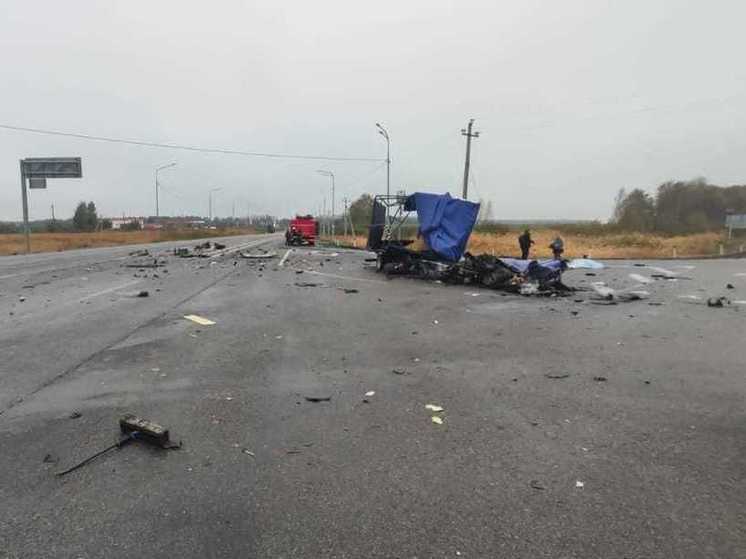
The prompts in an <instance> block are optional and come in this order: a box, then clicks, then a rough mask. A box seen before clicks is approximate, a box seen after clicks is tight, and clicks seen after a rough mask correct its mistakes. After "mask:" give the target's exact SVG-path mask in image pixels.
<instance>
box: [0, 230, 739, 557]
mask: <svg viewBox="0 0 746 559" xmlns="http://www.w3.org/2000/svg"><path fill="white" fill-rule="evenodd" d="M277 248H278V249H279V248H280V247H279V243H278V245H277ZM365 256H366V255H365V253H355V252H347V251H344V252H343V251H333V250H307V249H301V250H297V251H295V252H294V253H292V254H291V255H290V257H289V258H288V261H287V265H286V267H283V268H279V267H277V265H276V263H271V264H267V265H261V264H259V263H257V262H252V263H249V262H247V261H239V262H238V264H237V265H236V266H233V259H232V258H229V257H226V258H223V259H217V260H218V262H217V263H216V264H214V265H211V266H208V267H206V268H196V266H197V265H198V264H197V263H193V261H175V262H174V261H172V262H170V263H169V266H168V268H169V274H167V275H168V276H169V277H168V278H165V279H163V278H160V277H159V278H155V279H154V278H132V277H131V275H127V274H120V275H119V276H117V274H116V272H117V271H122V270H121V269H120V268H118V267H114V268H111V269H108V268H107V270H108V271H106V270H105V271H102V272H100V274H102V275H101V281H100V282H99V281H98V280H96V281H97V282H98V284H97V285H96V286H95V288H90V287H88V286H87V284H86V281H91V280H90V279H89V280H82V279H81V276H80V275H76V276H75V277H65V278H62V277H61V278H58V280H59V281H60V282H61V283H59V284H58V287H57V289H56V291H57V292H58V293H59V295H60V296H62V295H64V294H65V293H73V294H75V297H73V298H72V300H77V299H76V298H77V297H78V296H81V295H82V296H83V297H84V296H85V295H84V293H88V291H86V290H93V289H95V290H100V289H106V288H109V287H116V286H118V285H120V284H118V283H117V282H118V281H121V282H123V283H126V282H129V281H135V280H137V281H140V280H141V281H142V282H143V284H144V285H146V286H148V287H149V288H150V289H151V291H153V288H154V287H155V288H160V289H161V291H160V292H154V293H153V294H152V296H151V297H150V298H148V299H137V298H134V297H130V296H126V295H125V293H128V292H129V291H130V290H131V291H132V292H134V291H135V290H137V289H139V288H140V285H139V284H138V285H136V286H132V287H124V288H122V291H123V293H121V294H117V292H113V293H114V294H106V295H102V296H94V297H93V298H92V299H91V301H92V302H91V304H90V305H86V303H79V302H77V303H76V305H79V306H81V307H83V308H85V307H94V306H95V305H96V304H100V303H97V302H96V300H97V299H99V298H101V297H103V298H104V299H107V298H109V297H111V299H113V300H111V301H108V300H107V301H106V302H107V304H106V305H104V306H102V309H101V310H100V311H98V312H94V310H93V309H91V310H90V311H89V313H88V314H91V315H93V314H95V315H98V314H100V315H101V318H100V319H98V320H99V321H98V322H94V323H93V324H94V325H93V326H92V327H91V328H90V331H89V330H86V331H85V332H83V335H82V337H83V338H85V337H86V336H89V335H90V336H92V337H93V338H94V339H97V338H96V337H97V336H100V335H101V334H99V333H98V332H96V330H104V331H105V330H108V329H110V328H118V326H117V325H116V324H115V323H116V321H117V320H119V318H118V316H117V314H118V313H119V312H122V313H123V315H124V316H125V317H126V316H127V315H128V313H129V314H131V315H133V316H135V317H137V316H139V314H138V313H140V312H145V308H146V307H147V306H148V305H156V304H161V303H158V301H159V299H160V298H161V297H163V298H167V297H168V293H169V292H170V291H172V290H173V291H174V292H176V293H177V294H183V295H184V298H183V299H180V300H177V299H176V298H175V299H174V300H170V301H168V302H165V301H164V303H163V305H164V306H163V310H162V311H161V312H160V314H158V315H157V316H155V317H154V318H152V319H151V320H149V321H145V322H142V321H139V322H137V323H133V324H131V325H130V326H131V329H130V330H127V329H126V328H125V329H123V330H122V333H121V335H120V336H119V337H117V338H116V339H115V340H113V341H111V342H110V343H108V344H106V345H105V346H103V349H99V350H98V351H97V352H95V353H94V354H92V355H90V356H89V357H88V358H87V359H86V360H85V361H84V362H82V363H80V364H78V365H77V366H76V367H75V368H74V369H72V370H70V371H69V372H68V373H67V374H65V375H64V376H62V377H59V378H57V379H54V380H53V382H50V383H49V384H47V385H46V386H43V387H41V388H38V389H36V390H35V391H34V392H33V393H32V394H29V395H27V396H26V397H25V399H24V401H22V402H20V403H17V404H15V405H14V406H13V407H12V408H10V409H9V410H8V411H6V413H5V414H3V415H1V416H0V448H2V449H3V452H0V502H3V503H4V507H2V509H0V543H1V544H2V545H0V549H3V550H4V551H5V553H6V555H7V556H8V557H12V558H16V557H86V558H88V557H132V556H143V557H145V556H147V557H173V556H183V557H273V558H275V557H344V558H347V557H350V558H357V557H361V558H363V557H364V558H368V557H480V558H481V557H526V558H537V557H548V558H549V557H551V558H556V557H625V556H626V557H692V558H694V557H697V558H699V557H738V556H739V554H740V553H741V550H742V549H744V548H746V533H744V530H743V525H744V524H743V521H742V520H743V518H742V511H743V510H744V507H746V493H745V492H744V490H743V481H744V480H743V466H742V465H743V457H744V456H746V446H744V441H745V440H746V437H744V425H746V416H745V415H744V409H745V408H744V403H745V402H746V386H745V383H744V377H743V363H744V358H745V357H746V349H744V347H743V326H744V318H746V315H744V312H746V308H744V306H743V305H742V304H740V303H737V301H741V300H746V264H744V262H743V261H714V262H697V261H694V262H688V261H677V262H657V263H655V262H651V263H647V265H646V266H643V267H639V266H635V263H634V262H623V261H620V262H612V263H609V264H610V267H609V268H607V269H606V270H603V271H599V272H595V271H594V272H587V271H583V270H578V271H574V272H568V274H567V275H566V281H567V283H569V284H570V285H574V286H577V287H579V288H585V289H587V288H588V286H589V284H590V283H591V282H594V281H603V282H605V283H606V284H607V285H609V286H611V287H613V288H619V289H645V290H647V291H648V292H649V298H648V299H646V300H643V301H636V302H631V303H620V304H618V305H611V306H608V305H605V304H596V303H597V301H594V300H593V296H592V294H591V292H590V291H579V292H578V293H577V294H576V295H575V296H573V297H568V298H559V299H544V298H525V297H519V296H514V295H503V294H501V293H497V292H491V291H487V290H479V289H474V288H472V287H469V286H447V285H442V284H438V283H433V282H422V281H417V280H410V279H403V278H398V279H392V280H386V279H385V278H384V277H383V276H381V275H379V274H377V273H375V272H374V271H372V270H370V269H368V268H366V267H365V263H364V258H365ZM182 266H183V269H180V267H182ZM172 269H173V271H172ZM661 269H662V270H663V272H661ZM298 272H301V273H298ZM667 272H675V273H676V274H677V278H676V279H675V280H665V279H658V280H656V279H653V278H652V275H653V274H655V273H667ZM86 273H88V272H86ZM587 273H593V274H595V275H594V276H588V275H586V274H587ZM107 274H108V275H107ZM171 274H174V275H173V276H172V275H171ZM630 274H636V275H637V276H642V278H643V279H644V280H645V281H647V280H649V282H648V283H644V284H642V285H641V283H640V280H639V277H638V278H634V277H631V276H630ZM65 282H68V283H65ZM728 283H730V284H731V285H732V286H733V288H732V289H729V288H727V287H726V284H728ZM46 288H47V286H45V285H41V286H38V287H34V288H33V289H32V290H30V291H31V292H34V293H35V292H36V291H37V289H41V290H44V289H46ZM13 289H14V291H13V296H18V295H19V294H20V293H23V292H24V291H29V290H28V289H26V290H23V288H22V286H16V287H14V288H13ZM195 289H196V292H195ZM21 290H23V291H21ZM354 290H357V291H354ZM39 293H40V294H42V293H45V292H44V291H40V292H39ZM720 295H726V296H728V297H729V299H731V300H732V301H733V303H732V304H729V305H726V306H725V307H723V308H710V307H707V305H706V299H707V297H711V296H720ZM39 297H40V298H41V297H42V296H41V295H39ZM26 302H31V301H26ZM26 302H24V304H25V303H26ZM166 303H167V304H166ZM76 305H73V304H72V303H69V306H70V307H71V308H72V307H74V308H76V309H77V308H78V307H77V306H76ZM20 306H21V305H20V304H17V305H16V308H18V307H20ZM94 308H95V307H94ZM138 308H139V309H140V310H135V309H138ZM42 310H43V309H42ZM25 312H31V311H25ZM34 312H36V311H34ZM40 312H41V311H40ZM188 313H194V314H198V315H202V316H205V317H207V318H210V319H212V320H214V321H215V322H216V324H215V325H213V326H199V325H196V324H193V323H191V322H189V321H186V320H184V319H183V315H185V314H188ZM75 316H76V315H75V312H74V311H69V312H67V311H66V312H65V313H60V314H59V316H58V318H57V320H59V323H58V324H54V325H51V326H50V328H51V329H52V331H53V332H60V331H62V330H64V329H65V327H68V328H71V327H73V326H74V325H75ZM88 320H91V317H89V318H88ZM29 322H34V321H29ZM35 322H37V323H38V321H35ZM38 327H39V328H40V329H41V330H43V329H44V328H45V326H44V325H43V324H42V325H41V326H38ZM3 332H4V333H5V332H6V331H5V329H4V330H3ZM3 335H4V336H5V334H3ZM66 339H67V344H68V345H71V344H72V343H73V342H72V337H70V338H66ZM15 343H16V344H17V345H18V350H23V351H24V352H25V355H26V357H22V356H18V355H16V356H15V357H13V360H14V363H16V365H17V367H22V366H23V365H24V364H25V363H32V364H33V368H34V369H38V368H41V367H42V365H44V364H45V363H46V364H48V365H49V364H54V363H55V361H56V355H55V354H54V353H46V352H45V351H43V350H37V351H36V353H39V354H40V355H38V356H34V360H35V361H30V360H29V359H30V358H29V357H28V356H29V355H32V354H34V348H35V347H43V346H41V345H40V341H39V340H29V339H26V338H24V339H18V340H16V342H15ZM64 345H65V344H64V343H62V344H60V348H58V350H59V351H64V347H63V346H64ZM56 351H57V350H56ZM8 372H10V373H11V374H12V375H13V376H18V375H19V373H18V372H17V371H16V369H14V370H13V371H8ZM601 378H603V379H605V380H599V379H601ZM370 391H374V392H375V394H373V395H371V396H366V393H368V392H370ZM307 396H311V397H313V396H315V397H319V396H321V397H330V400H329V401H323V402H310V401H308V400H307V399H306V397H307ZM364 400H367V402H366V401H364ZM426 404H437V405H440V406H442V407H444V408H445V411H443V412H440V413H439V414H434V413H433V412H431V411H430V410H428V409H426V408H425V405H426ZM73 410H77V411H79V412H80V413H81V414H82V416H81V417H79V418H77V419H71V418H70V412H71V411H73ZM124 412H135V413H138V414H142V415H144V416H146V417H150V418H153V419H156V420H158V421H160V422H163V423H164V424H165V425H167V426H168V427H170V428H171V430H172V432H173V434H174V436H175V437H177V438H180V439H183V441H184V448H183V449H182V450H179V451H169V452H165V453H163V452H157V451H153V450H149V449H147V448H140V447H129V448H126V449H123V450H121V451H119V452H117V453H114V454H113V455H111V456H107V457H105V458H102V459H101V460H100V461H98V462H95V463H92V464H90V465H89V466H87V467H85V468H83V469H81V470H79V471H78V472H75V473H74V474H71V475H70V476H69V477H66V478H62V479H57V478H55V477H54V475H53V474H54V472H55V471H57V470H59V469H61V468H62V467H64V466H67V465H70V464H71V463H74V462H75V460H77V459H80V458H83V457H85V456H86V454H87V453H89V452H90V451H92V450H95V449H98V448H101V447H103V446H105V445H106V444H109V443H110V442H111V441H112V439H114V438H115V437H116V419H117V418H118V417H119V415H120V414H122V413H124ZM432 415H440V416H441V417H442V419H443V424H442V425H436V424H434V423H433V422H432V420H431V416H432ZM5 449H11V451H10V452H5ZM0 556H2V555H0Z"/></svg>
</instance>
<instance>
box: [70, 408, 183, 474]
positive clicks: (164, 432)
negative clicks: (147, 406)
mask: <svg viewBox="0 0 746 559" xmlns="http://www.w3.org/2000/svg"><path fill="white" fill-rule="evenodd" d="M119 431H120V433H121V434H122V437H121V438H120V439H119V440H118V441H117V442H116V443H114V444H113V445H111V446H108V447H106V448H105V449H103V450H100V451H98V452H97V453H96V454H94V455H92V456H90V457H88V458H86V459H85V460H83V461H82V462H79V463H78V464H76V465H74V466H72V467H70V468H68V469H66V470H63V471H61V472H57V475H58V476H64V475H67V474H69V473H70V472H73V471H75V470H77V469H78V468H80V467H81V466H84V465H86V464H88V463H89V462H91V461H93V460H94V459H96V458H98V457H99V456H101V455H102V454H105V453H107V452H109V451H111V450H114V449H115V448H122V447H123V446H124V445H126V444H129V443H131V442H132V441H143V442H146V443H148V444H151V445H154V446H158V447H160V448H164V449H176V448H181V442H179V443H174V442H172V441H171V439H170V438H169V432H168V429H164V428H163V427H161V426H160V425H158V424H157V423H153V422H152V421H148V420H147V419H142V418H140V417H137V416H135V415H131V414H127V415H125V416H123V417H122V418H121V419H120V420H119Z"/></svg>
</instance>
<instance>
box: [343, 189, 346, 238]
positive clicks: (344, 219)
mask: <svg viewBox="0 0 746 559" xmlns="http://www.w3.org/2000/svg"><path fill="white" fill-rule="evenodd" d="M342 201H343V202H344V205H345V213H344V215H343V216H342V221H343V222H344V227H345V237H346V236H347V198H343V199H342Z"/></svg>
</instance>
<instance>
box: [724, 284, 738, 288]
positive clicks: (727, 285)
mask: <svg viewBox="0 0 746 559" xmlns="http://www.w3.org/2000/svg"><path fill="white" fill-rule="evenodd" d="M725 288H726V289H735V288H736V286H735V285H733V284H732V283H727V284H725Z"/></svg>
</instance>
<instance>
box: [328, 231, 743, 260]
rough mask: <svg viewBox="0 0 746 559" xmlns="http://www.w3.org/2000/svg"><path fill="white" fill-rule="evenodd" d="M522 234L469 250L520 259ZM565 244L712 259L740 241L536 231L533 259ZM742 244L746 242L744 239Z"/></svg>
mask: <svg viewBox="0 0 746 559" xmlns="http://www.w3.org/2000/svg"><path fill="white" fill-rule="evenodd" d="M519 234H520V232H519V231H511V232H509V233H473V234H472V235H471V237H470V238H469V245H468V247H467V250H468V251H470V252H472V253H473V254H480V253H489V254H494V255H496V256H519V255H520V249H519V248H518V235H519ZM557 235H559V236H561V237H562V239H563V240H564V241H565V256H566V257H567V258H576V257H581V256H584V255H587V256H589V257H591V258H671V257H673V256H674V254H675V255H676V256H677V257H692V256H712V255H715V254H718V253H719V250H720V243H724V245H725V247H726V251H727V252H736V251H738V250H739V248H740V244H739V243H738V242H729V243H726V242H725V241H724V240H723V236H722V235H720V234H718V233H698V234H695V235H686V236H680V237H663V236H659V235H653V234H641V233H614V234H604V235H578V234H565V233H558V232H557V231H555V230H553V229H538V228H537V229H534V230H532V233H531V236H532V238H533V240H534V241H535V243H536V244H534V245H533V247H532V248H531V255H530V256H531V258H545V257H549V256H551V250H550V249H549V243H551V242H552V240H553V239H554V238H555V237H556V236H557ZM338 240H339V242H340V243H341V244H345V245H350V246H356V247H361V248H362V247H365V242H366V239H365V237H362V236H357V237H355V238H352V237H338ZM740 243H741V244H746V241H744V240H741V241H740ZM413 246H414V248H415V249H421V248H423V247H424V243H423V242H422V240H418V241H416V242H415V244H414V245H413Z"/></svg>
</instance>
